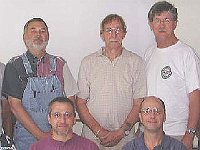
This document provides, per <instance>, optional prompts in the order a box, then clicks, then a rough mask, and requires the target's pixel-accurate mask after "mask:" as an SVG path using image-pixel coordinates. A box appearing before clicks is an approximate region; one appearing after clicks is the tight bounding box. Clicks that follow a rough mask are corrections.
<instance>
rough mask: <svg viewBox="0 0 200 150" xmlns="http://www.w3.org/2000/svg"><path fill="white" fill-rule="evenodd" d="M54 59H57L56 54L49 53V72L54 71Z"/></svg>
mask: <svg viewBox="0 0 200 150" xmlns="http://www.w3.org/2000/svg"><path fill="white" fill-rule="evenodd" d="M56 59H57V57H56V56H53V55H49V64H50V67H51V70H50V71H51V72H56Z"/></svg>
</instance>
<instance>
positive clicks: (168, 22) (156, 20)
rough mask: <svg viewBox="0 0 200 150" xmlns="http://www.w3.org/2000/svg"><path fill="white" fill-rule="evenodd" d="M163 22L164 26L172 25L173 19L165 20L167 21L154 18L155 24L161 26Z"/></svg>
mask: <svg viewBox="0 0 200 150" xmlns="http://www.w3.org/2000/svg"><path fill="white" fill-rule="evenodd" d="M161 22H163V23H164V24H170V23H171V22H172V19H169V18H165V19H159V18H154V19H153V23H154V24H161Z"/></svg>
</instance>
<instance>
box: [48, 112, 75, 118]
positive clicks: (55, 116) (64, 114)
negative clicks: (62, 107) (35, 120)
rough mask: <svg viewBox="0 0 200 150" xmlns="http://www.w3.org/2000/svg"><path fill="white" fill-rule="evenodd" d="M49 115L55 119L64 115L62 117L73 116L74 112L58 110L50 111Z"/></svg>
mask: <svg viewBox="0 0 200 150" xmlns="http://www.w3.org/2000/svg"><path fill="white" fill-rule="evenodd" d="M51 116H53V117H54V118H56V119H60V118H61V117H63V116H64V118H66V119H67V118H71V117H72V116H74V113H71V112H65V113H63V114H62V113H60V112H54V113H51Z"/></svg>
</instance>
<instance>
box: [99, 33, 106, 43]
mask: <svg viewBox="0 0 200 150" xmlns="http://www.w3.org/2000/svg"><path fill="white" fill-rule="evenodd" d="M100 37H101V39H102V40H103V42H104V41H105V38H104V35H103V33H102V31H100Z"/></svg>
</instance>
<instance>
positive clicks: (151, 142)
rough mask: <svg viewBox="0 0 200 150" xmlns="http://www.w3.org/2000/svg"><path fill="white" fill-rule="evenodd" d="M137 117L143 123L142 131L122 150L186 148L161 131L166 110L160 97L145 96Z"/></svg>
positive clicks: (176, 149) (175, 149) (184, 149)
mask: <svg viewBox="0 0 200 150" xmlns="http://www.w3.org/2000/svg"><path fill="white" fill-rule="evenodd" d="M139 117H140V121H141V123H142V124H143V125H144V133H143V134H142V135H141V136H140V137H139V138H136V139H133V140H132V141H130V142H128V143H127V144H126V145H124V147H123V148H122V150H186V147H185V146H184V145H183V143H181V142H180V141H178V140H176V139H174V138H172V137H169V136H167V135H165V133H164V132H163V122H164V121H165V119H166V112H165V105H164V102H163V101H162V100H161V99H159V98H156V97H154V96H149V97H146V98H145V99H144V101H143V102H142V104H141V110H140V113H139Z"/></svg>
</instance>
